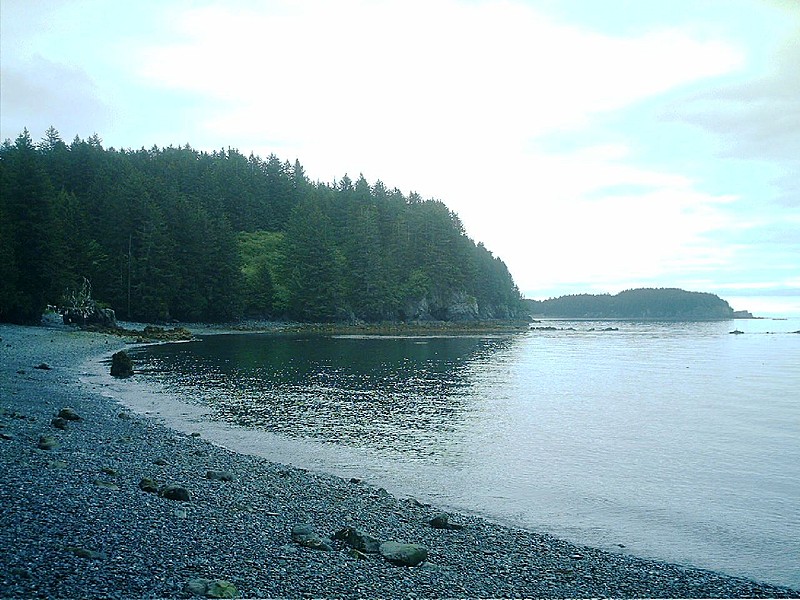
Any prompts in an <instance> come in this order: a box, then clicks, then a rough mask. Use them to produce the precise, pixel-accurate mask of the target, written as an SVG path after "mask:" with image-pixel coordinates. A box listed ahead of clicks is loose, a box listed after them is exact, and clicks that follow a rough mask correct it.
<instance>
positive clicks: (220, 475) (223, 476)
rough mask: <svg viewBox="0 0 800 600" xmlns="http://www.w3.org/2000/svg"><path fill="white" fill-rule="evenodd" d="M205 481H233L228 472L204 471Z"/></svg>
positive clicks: (231, 475)
mask: <svg viewBox="0 0 800 600" xmlns="http://www.w3.org/2000/svg"><path fill="white" fill-rule="evenodd" d="M206 479H213V480H214V481H233V474H232V473H230V472H229V471H206Z"/></svg>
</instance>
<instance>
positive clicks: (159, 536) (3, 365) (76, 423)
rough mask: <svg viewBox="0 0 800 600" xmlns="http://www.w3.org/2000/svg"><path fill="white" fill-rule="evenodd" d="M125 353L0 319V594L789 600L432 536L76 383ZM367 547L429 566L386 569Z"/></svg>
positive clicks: (334, 488)
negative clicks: (89, 364)
mask: <svg viewBox="0 0 800 600" xmlns="http://www.w3.org/2000/svg"><path fill="white" fill-rule="evenodd" d="M125 345H126V342H125V340H124V339H121V338H117V337H112V336H107V335H102V334H98V333H89V332H83V331H78V330H73V329H66V328H64V327H61V326H52V327H17V326H7V325H0V438H1V439H0V469H2V471H1V472H2V485H0V597H9V598H33V597H42V598H153V597H156V598H160V597H165V598H191V597H194V596H206V597H230V595H233V594H234V593H235V594H237V595H238V597H244V598H247V597H267V598H275V597H279V598H308V597H324V598H329V597H333V598H367V597H369V598H401V597H421V598H451V597H468V598H476V597H483V598H486V597H493V598H494V597H501V598H506V597H507V598H511V597H514V598H518V597H612V596H613V597H661V598H666V597H668V598H674V597H692V598H699V597H729V598H730V597H797V596H799V595H800V591H798V590H791V589H788V588H780V587H775V586H770V585H766V584H761V583H757V582H754V581H749V580H746V579H740V578H734V577H729V576H726V575H722V574H719V573H714V572H709V571H703V570H699V569H693V568H687V567H681V566H677V565H671V564H664V563H659V562H654V561H648V560H642V559H638V558H634V557H631V556H627V555H625V554H623V553H622V552H620V553H609V552H605V551H601V550H596V549H591V548H587V547H580V546H575V545H573V544H570V543H567V542H564V541H561V540H558V539H555V538H553V537H550V536H547V535H540V534H536V533H532V532H528V531H521V530H515V529H511V528H508V527H504V526H501V525H497V524H493V523H490V522H487V521H485V520H482V519H479V518H477V517H474V516H470V515H458V514H451V515H449V521H447V520H445V519H440V520H439V521H438V522H437V524H438V525H439V527H434V526H432V525H431V520H432V519H434V517H436V516H437V515H439V514H440V513H441V511H439V510H437V509H436V507H431V506H426V505H422V504H420V503H418V502H416V501H415V500H413V499H410V498H395V497H393V496H391V495H390V494H388V493H387V492H385V491H384V490H382V489H379V488H373V487H370V486H369V485H367V484H365V483H362V482H359V481H357V480H351V481H347V480H343V479H339V478H336V477H333V476H327V475H323V474H315V473H311V472H308V471H304V470H302V469H297V468H291V467H287V466H284V465H279V464H274V463H270V462H268V461H265V460H263V459H261V458H258V457H253V456H247V455H240V454H235V453H232V452H230V451H228V450H226V449H223V448H220V447H217V446H214V445H212V444H210V443H208V442H207V441H205V440H204V439H203V438H202V431H200V434H201V435H200V436H193V435H186V434H183V433H179V432H176V431H172V430H170V429H167V428H166V427H164V426H162V425H160V424H158V423H156V422H155V421H152V420H149V419H147V418H145V417H142V416H139V415H136V414H131V413H129V412H126V411H125V410H124V409H123V408H122V407H121V406H120V405H119V404H117V403H116V402H115V400H114V399H113V398H109V397H106V396H104V395H102V394H100V393H98V392H93V391H90V390H89V389H88V388H87V387H86V386H82V385H80V383H79V378H80V376H81V365H82V364H84V363H85V362H86V361H87V360H89V359H91V358H93V357H96V358H98V359H99V357H101V356H103V355H107V354H110V353H111V352H113V351H116V350H119V349H121V348H124V347H125ZM66 407H69V408H71V409H72V412H69V411H67V412H62V409H64V408H66ZM59 413H61V417H58V415H59ZM143 488H144V489H143ZM176 490H182V491H176ZM187 498H188V501H187ZM448 524H450V525H453V524H455V525H458V526H463V528H460V527H458V528H457V527H455V526H453V527H447V526H448ZM301 525H302V526H303V527H299V526H301ZM346 528H349V529H346ZM337 532H338V533H339V534H338V535H335V534H337ZM359 532H363V533H365V534H369V535H359ZM293 534H294V535H293ZM370 536H371V537H370ZM376 540H377V542H385V541H396V542H401V543H409V544H413V545H415V546H413V547H411V548H406V550H409V549H413V550H416V551H417V552H420V551H422V550H421V549H420V548H418V547H417V546H421V547H424V550H425V551H426V554H427V560H423V561H422V562H420V563H419V564H417V565H416V566H403V565H401V564H397V562H398V561H400V560H402V559H401V558H398V557H397V556H394V555H392V550H393V549H396V545H395V548H393V547H392V545H391V544H383V545H381V546H380V549H378V548H377V542H376ZM373 545H374V546H375V547H373ZM354 546H356V547H357V548H360V550H358V549H356V548H354ZM374 550H379V551H377V552H375V551H374ZM425 551H422V552H423V556H424V555H425ZM384 555H385V556H384ZM419 558H421V557H419V555H418V559H419ZM392 561H394V562H392Z"/></svg>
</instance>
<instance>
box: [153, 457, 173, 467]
mask: <svg viewBox="0 0 800 600" xmlns="http://www.w3.org/2000/svg"><path fill="white" fill-rule="evenodd" d="M153 464H154V465H158V466H159V467H164V466H166V465H168V464H169V463H168V462H167V461H166V460H164V459H163V458H157V459H155V460H154V461H153Z"/></svg>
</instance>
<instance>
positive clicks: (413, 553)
mask: <svg viewBox="0 0 800 600" xmlns="http://www.w3.org/2000/svg"><path fill="white" fill-rule="evenodd" d="M379 550H380V554H381V556H382V557H383V558H385V559H386V560H387V561H389V562H390V563H392V564H395V565H400V566H403V567H416V566H417V565H418V564H420V563H423V562H425V561H426V560H427V559H428V549H427V548H426V547H425V546H421V545H419V544H403V543H400V542H391V541H390V542H383V543H382V544H381V545H380V548H379Z"/></svg>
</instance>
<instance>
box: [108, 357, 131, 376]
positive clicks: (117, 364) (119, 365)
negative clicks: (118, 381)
mask: <svg viewBox="0 0 800 600" xmlns="http://www.w3.org/2000/svg"><path fill="white" fill-rule="evenodd" d="M111 375H112V376H113V377H130V376H131V375H133V361H132V360H131V358H130V356H128V354H127V353H126V352H125V351H124V350H120V351H119V352H116V353H114V354H112V355H111Z"/></svg>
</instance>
